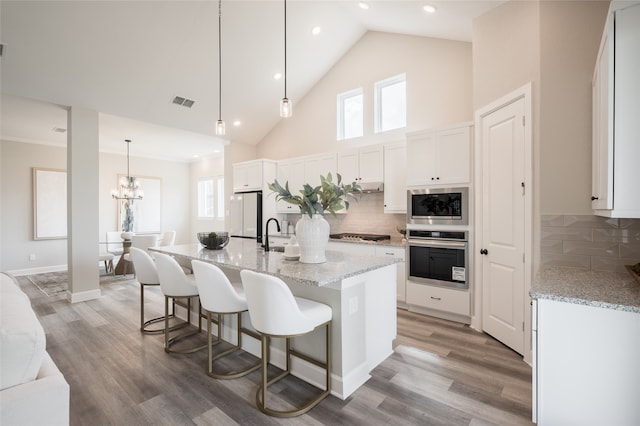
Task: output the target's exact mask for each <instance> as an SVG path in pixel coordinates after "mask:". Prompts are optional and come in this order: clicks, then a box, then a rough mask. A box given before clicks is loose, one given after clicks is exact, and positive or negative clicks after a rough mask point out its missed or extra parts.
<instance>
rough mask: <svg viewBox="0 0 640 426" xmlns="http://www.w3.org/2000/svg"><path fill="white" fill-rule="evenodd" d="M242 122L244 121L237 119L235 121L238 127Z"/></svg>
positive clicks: (234, 123)
mask: <svg viewBox="0 0 640 426" xmlns="http://www.w3.org/2000/svg"><path fill="white" fill-rule="evenodd" d="M241 124H242V121H240V120H236V121H234V122H233V125H234V126H236V127H238V126H239V125H241Z"/></svg>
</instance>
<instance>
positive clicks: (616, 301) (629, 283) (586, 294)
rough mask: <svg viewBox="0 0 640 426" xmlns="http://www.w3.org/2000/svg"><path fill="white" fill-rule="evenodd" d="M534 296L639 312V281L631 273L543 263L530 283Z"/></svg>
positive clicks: (534, 297)
mask: <svg viewBox="0 0 640 426" xmlns="http://www.w3.org/2000/svg"><path fill="white" fill-rule="evenodd" d="M530 295H531V297H532V298H533V299H549V300H556V301H560V302H567V303H576V304H579V305H588V306H595V307H600V308H608V309H616V310H620V311H628V312H636V313H640V284H638V283H637V282H635V280H634V279H633V278H631V277H630V276H629V275H628V274H624V273H617V272H599V271H587V270H583V269H579V268H570V267H560V266H552V267H544V268H543V269H541V270H540V273H539V274H538V275H537V276H536V277H535V279H534V280H533V283H532V285H531V292H530Z"/></svg>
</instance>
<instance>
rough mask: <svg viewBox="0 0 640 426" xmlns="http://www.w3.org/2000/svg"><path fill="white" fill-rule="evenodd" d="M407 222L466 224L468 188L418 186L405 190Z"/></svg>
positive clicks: (467, 220)
mask: <svg viewBox="0 0 640 426" xmlns="http://www.w3.org/2000/svg"><path fill="white" fill-rule="evenodd" d="M407 223H410V224H423V225H468V224H469V188H468V187H460V188H420V189H409V190H407Z"/></svg>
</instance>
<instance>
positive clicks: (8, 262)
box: [0, 140, 67, 271]
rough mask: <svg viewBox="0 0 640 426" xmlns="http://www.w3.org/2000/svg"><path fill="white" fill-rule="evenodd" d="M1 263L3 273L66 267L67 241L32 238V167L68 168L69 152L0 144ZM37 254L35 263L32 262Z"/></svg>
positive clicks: (7, 142) (24, 145)
mask: <svg viewBox="0 0 640 426" xmlns="http://www.w3.org/2000/svg"><path fill="white" fill-rule="evenodd" d="M0 143H1V144H2V145H1V147H0V149H1V151H2V166H1V174H2V188H1V192H0V198H2V222H1V225H0V227H1V228H2V231H1V232H2V243H1V245H0V248H1V250H2V264H0V270H2V271H8V270H15V269H26V268H35V267H42V266H53V265H65V264H66V263H67V240H66V239H65V240H38V241H34V239H33V179H32V168H33V167H42V168H52V169H62V170H65V169H66V168H67V151H66V149H60V148H54V147H50V146H44V145H35V144H28V143H18V142H10V141H5V140H3V141H1V142H0ZM30 254H35V255H36V260H35V261H29V255H30Z"/></svg>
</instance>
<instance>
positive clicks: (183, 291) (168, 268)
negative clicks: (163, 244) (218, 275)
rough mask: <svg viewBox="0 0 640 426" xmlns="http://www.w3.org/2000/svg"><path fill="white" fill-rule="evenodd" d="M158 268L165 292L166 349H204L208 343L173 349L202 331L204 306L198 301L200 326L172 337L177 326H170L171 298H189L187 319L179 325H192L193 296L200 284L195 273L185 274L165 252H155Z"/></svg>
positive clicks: (188, 351)
mask: <svg viewBox="0 0 640 426" xmlns="http://www.w3.org/2000/svg"><path fill="white" fill-rule="evenodd" d="M154 256H155V259H156V268H157V269H158V279H159V281H160V290H161V291H162V293H163V294H164V351H165V352H172V353H181V354H187V353H193V352H196V351H199V350H201V349H204V348H206V347H207V345H202V346H194V347H191V348H186V349H172V348H171V347H172V346H173V345H174V343H176V342H177V341H179V340H181V339H184V338H185V337H188V336H193V335H195V334H198V333H200V332H202V306H201V305H200V303H198V328H197V329H196V330H192V331H185V332H182V333H180V334H177V335H175V336H173V337H170V336H169V334H170V332H171V331H172V330H173V329H175V328H176V326H174V327H171V328H170V327H169V299H170V298H171V299H173V300H174V301H175V299H187V320H186V321H185V322H183V323H181V324H179V326H183V327H188V326H189V325H191V298H192V297H197V296H198V286H196V283H195V279H194V278H193V275H185V273H184V271H183V270H182V268H181V267H180V265H179V264H178V262H177V261H176V260H175V259H174V258H173V257H171V256H169V255H166V254H163V253H154Z"/></svg>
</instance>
